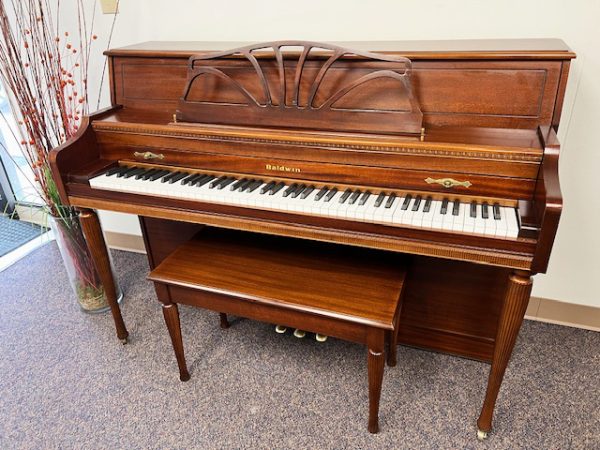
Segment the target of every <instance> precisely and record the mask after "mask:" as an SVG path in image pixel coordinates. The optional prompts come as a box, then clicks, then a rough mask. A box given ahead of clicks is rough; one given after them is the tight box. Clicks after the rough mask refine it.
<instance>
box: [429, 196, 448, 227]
mask: <svg viewBox="0 0 600 450" xmlns="http://www.w3.org/2000/svg"><path fill="white" fill-rule="evenodd" d="M441 209H442V202H441V201H438V202H436V205H435V210H434V211H433V217H432V218H431V228H434V229H437V230H441V229H442V224H443V222H444V215H443V214H440V210H441ZM446 214H448V213H447V212H446Z"/></svg>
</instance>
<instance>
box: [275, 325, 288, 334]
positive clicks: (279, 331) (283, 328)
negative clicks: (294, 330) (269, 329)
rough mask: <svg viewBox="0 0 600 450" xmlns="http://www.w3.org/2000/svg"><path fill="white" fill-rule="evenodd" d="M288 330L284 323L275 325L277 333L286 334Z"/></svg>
mask: <svg viewBox="0 0 600 450" xmlns="http://www.w3.org/2000/svg"><path fill="white" fill-rule="evenodd" d="M286 331H287V328H286V327H284V326H283V325H277V326H276V327H275V333H278V334H284V333H285V332H286Z"/></svg>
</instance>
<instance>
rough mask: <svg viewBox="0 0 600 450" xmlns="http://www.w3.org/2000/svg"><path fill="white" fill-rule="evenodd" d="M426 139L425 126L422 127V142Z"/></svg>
mask: <svg viewBox="0 0 600 450" xmlns="http://www.w3.org/2000/svg"><path fill="white" fill-rule="evenodd" d="M424 140H425V128H421V142H423V141H424Z"/></svg>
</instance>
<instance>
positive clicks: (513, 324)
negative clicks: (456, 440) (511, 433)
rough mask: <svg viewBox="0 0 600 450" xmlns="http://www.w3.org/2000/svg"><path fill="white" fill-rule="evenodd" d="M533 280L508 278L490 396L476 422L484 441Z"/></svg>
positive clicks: (516, 274) (517, 276)
mask: <svg viewBox="0 0 600 450" xmlns="http://www.w3.org/2000/svg"><path fill="white" fill-rule="evenodd" d="M532 284H533V280H532V278H531V274H530V273H529V272H522V271H515V272H513V273H512V274H511V275H510V277H509V282H508V288H507V290H506V294H505V296H504V303H503V305H502V310H501V312H500V317H499V319H498V330H497V332H496V344H495V347H494V356H493V360H492V366H491V368H490V376H489V379H488V386H487V392H486V394H485V400H484V402H483V408H482V409H481V415H480V416H479V420H477V428H478V433H477V437H478V438H479V439H480V440H483V439H485V438H486V437H487V434H488V432H489V431H490V430H491V429H492V416H493V414H494V406H495V405H496V398H497V397H498V391H499V390H500V385H501V384H502V378H503V377H504V372H505V370H506V366H507V364H508V361H509V359H510V355H511V354H512V351H513V347H514V346H515V342H516V340H517V335H518V334H519V329H520V328H521V324H522V323H523V317H524V316H525V310H526V309H527V304H528V303H529V296H530V295H531V287H532Z"/></svg>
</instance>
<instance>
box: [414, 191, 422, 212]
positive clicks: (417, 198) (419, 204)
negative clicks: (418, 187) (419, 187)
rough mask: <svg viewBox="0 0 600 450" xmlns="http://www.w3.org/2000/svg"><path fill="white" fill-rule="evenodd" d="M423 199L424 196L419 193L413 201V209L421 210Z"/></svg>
mask: <svg viewBox="0 0 600 450" xmlns="http://www.w3.org/2000/svg"><path fill="white" fill-rule="evenodd" d="M422 199H423V197H421V196H420V195H417V196H416V197H415V202H414V203H413V206H412V208H411V211H418V210H419V206H421V200H422Z"/></svg>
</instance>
